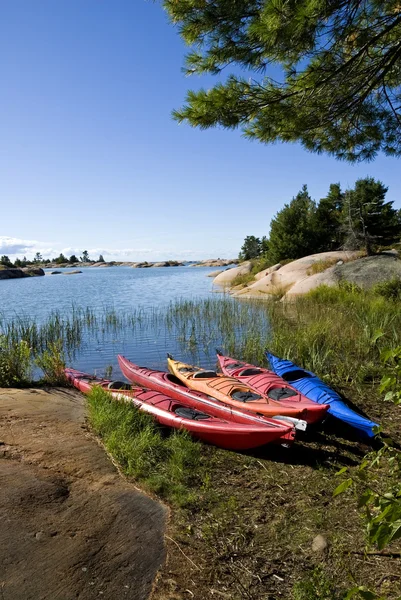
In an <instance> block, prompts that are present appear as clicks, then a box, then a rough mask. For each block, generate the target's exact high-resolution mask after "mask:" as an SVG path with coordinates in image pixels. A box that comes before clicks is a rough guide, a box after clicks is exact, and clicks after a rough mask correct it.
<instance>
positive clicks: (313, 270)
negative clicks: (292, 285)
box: [306, 258, 337, 275]
mask: <svg viewBox="0 0 401 600" xmlns="http://www.w3.org/2000/svg"><path fill="white" fill-rule="evenodd" d="M336 263H337V259H336V258H327V259H326V260H318V261H316V262H315V263H313V265H311V266H310V267H309V269H308V270H307V271H306V274H307V275H316V274H317V273H323V272H324V271H326V270H327V269H329V268H330V267H332V266H334V265H335V264H336Z"/></svg>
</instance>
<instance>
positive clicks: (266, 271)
mask: <svg viewBox="0 0 401 600" xmlns="http://www.w3.org/2000/svg"><path fill="white" fill-rule="evenodd" d="M279 269H281V264H280V263H277V264H276V265H273V266H272V267H268V268H267V269H263V271H260V273H256V275H255V281H259V279H262V278H263V277H266V276H267V275H270V273H274V272H275V271H278V270H279Z"/></svg>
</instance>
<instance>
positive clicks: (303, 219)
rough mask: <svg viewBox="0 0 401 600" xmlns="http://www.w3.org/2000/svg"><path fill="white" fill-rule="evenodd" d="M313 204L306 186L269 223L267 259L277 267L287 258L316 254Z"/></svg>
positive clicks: (314, 206)
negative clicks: (276, 264) (277, 264)
mask: <svg viewBox="0 0 401 600" xmlns="http://www.w3.org/2000/svg"><path fill="white" fill-rule="evenodd" d="M316 231H317V226H316V204H315V202H314V201H313V200H312V199H311V197H310V196H309V193H308V188H307V187H306V185H304V186H303V188H302V190H301V191H300V192H299V193H298V194H297V195H296V196H295V198H293V199H292V201H291V202H290V203H289V204H286V205H285V206H284V208H283V209H282V210H280V211H279V212H278V213H277V215H276V216H275V217H274V218H273V219H272V221H271V224H270V238H269V258H270V259H271V262H272V263H277V262H279V261H280V260H282V259H284V258H286V259H288V258H291V259H295V258H300V257H301V256H306V255H308V254H311V253H313V252H316V237H315V233H316Z"/></svg>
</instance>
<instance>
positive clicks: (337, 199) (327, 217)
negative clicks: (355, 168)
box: [316, 183, 344, 252]
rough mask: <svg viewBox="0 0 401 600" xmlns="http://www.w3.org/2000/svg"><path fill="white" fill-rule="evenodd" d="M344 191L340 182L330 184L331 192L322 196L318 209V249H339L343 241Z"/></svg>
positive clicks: (322, 250) (324, 250)
mask: <svg viewBox="0 0 401 600" xmlns="http://www.w3.org/2000/svg"><path fill="white" fill-rule="evenodd" d="M343 208H344V193H343V192H342V191H341V187H340V184H339V183H332V184H331V185H330V189H329V193H328V194H327V196H326V197H325V198H322V199H321V200H320V202H319V204H318V206H317V209H316V229H317V235H318V238H319V242H318V245H317V247H318V251H319V252H327V251H329V250H338V249H339V247H340V246H341V244H342V241H343V232H342V228H341V225H342V221H343V212H342V211H343Z"/></svg>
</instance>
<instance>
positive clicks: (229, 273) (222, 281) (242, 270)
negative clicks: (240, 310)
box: [213, 260, 252, 286]
mask: <svg viewBox="0 0 401 600" xmlns="http://www.w3.org/2000/svg"><path fill="white" fill-rule="evenodd" d="M251 268H252V265H251V262H250V261H249V260H248V261H245V262H243V263H241V264H240V265H238V267H233V268H232V269H227V270H226V271H223V273H220V275H217V277H215V279H214V280H213V284H216V285H222V286H229V285H230V284H231V282H232V281H233V280H234V279H235V278H236V277H237V276H238V275H246V274H247V273H250V271H251Z"/></svg>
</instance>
